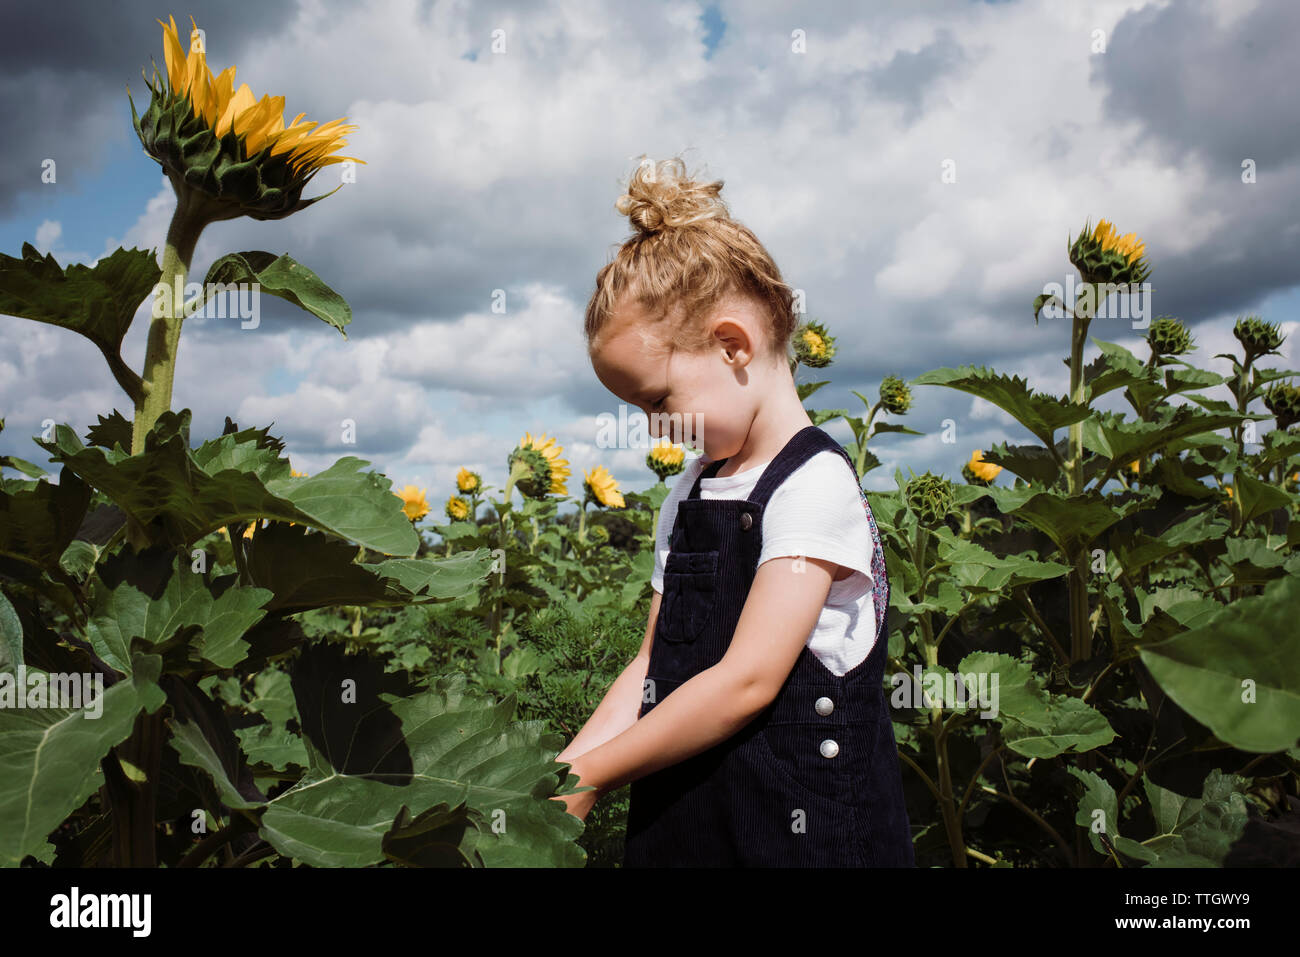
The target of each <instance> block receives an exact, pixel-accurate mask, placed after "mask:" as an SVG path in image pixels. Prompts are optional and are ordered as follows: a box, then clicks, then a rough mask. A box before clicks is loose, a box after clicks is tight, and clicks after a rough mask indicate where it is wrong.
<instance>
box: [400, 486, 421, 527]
mask: <svg viewBox="0 0 1300 957" xmlns="http://www.w3.org/2000/svg"><path fill="white" fill-rule="evenodd" d="M425 491H426V490H425V489H422V488H416V487H415V486H414V485H408V486H406V487H405V488H404V489H402V490H401V491H400V492H394V493H393V494H394V495H396V496H397V497H398V498H400V499H401V500H402V511H403V512H405V513H406V517H407V518H409V519H410V520H411V521H413V522H417V521H419V520H420V519H422V518H424V516H425V515H428V514H429V503H428V502H427V501H425V498H424V493H425Z"/></svg>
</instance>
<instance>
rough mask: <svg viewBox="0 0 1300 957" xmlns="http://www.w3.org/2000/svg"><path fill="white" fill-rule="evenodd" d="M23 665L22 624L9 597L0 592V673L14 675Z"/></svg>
mask: <svg viewBox="0 0 1300 957" xmlns="http://www.w3.org/2000/svg"><path fill="white" fill-rule="evenodd" d="M22 663H23V623H22V621H20V620H19V618H18V612H16V611H14V606H13V605H12V604H11V603H10V601H9V597H8V596H7V595H6V594H5V593H4V592H3V591H0V672H4V671H8V672H10V673H14V672H16V671H17V669H18V666H19V665H21V664H22Z"/></svg>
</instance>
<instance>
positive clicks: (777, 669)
mask: <svg viewBox="0 0 1300 957" xmlns="http://www.w3.org/2000/svg"><path fill="white" fill-rule="evenodd" d="M838 570H839V566H838V565H836V564H835V563H834V562H829V561H824V560H822V559H816V558H799V557H795V558H788V557H783V558H774V559H771V560H769V561H765V562H763V564H761V565H759V566H758V571H757V573H756V574H755V575H754V583H753V585H752V586H751V588H750V591H749V597H748V598H746V599H745V607H744V609H743V610H742V611H741V614H740V620H739V621H738V622H737V623H736V631H735V634H734V635H733V636H732V640H731V644H730V646H728V648H727V653H726V654H725V655H723V657H722V660H721V661H719V662H718V663H717V664H716V665H714V666H713V667H712V668H706V669H705V670H704V671H701V672H700V673H699V674H697V675H695V676H694V677H693V678H691V679H690V680H689V681H687V682H685V683H684V684H682V685H679V686H678V687H677V689H676V690H675V691H673V693H672V694H670V695H669V696H668V697H666V698H664V699H663V700H662V701H661V702H659V704H658V705H657V706H656V707H655V708H654V710H652V711H651V712H650V713H649V714H647V715H646V716H645V717H643V718H641V720H639V721H635V720H634V721H632V722H631V725H630V726H625V729H624V730H623V731H622V732H621V733H619V734H617V735H616V736H615V737H614V738H613V739H611V740H608V741H606V742H605V743H603V744H601V745H599V746H598V747H595V748H592V749H590V750H588V751H586V752H584V753H582V754H579V755H578V756H577V757H576V758H574V760H573V761H572V762H571V763H572V765H573V773H574V774H576V775H577V778H578V786H579V787H585V786H588V785H592V786H594V787H595V788H596V789H597V790H596V793H597V794H598V795H599V794H602V793H607V792H609V791H612V790H614V789H616V788H620V787H622V786H623V785H624V784H627V783H629V782H631V781H635V780H637V779H638V778H641V777H644V776H645V775H647V774H650V773H651V772H654V771H658V770H660V769H661V768H664V767H667V766H668V765H671V764H676V763H677V762H679V761H684V760H685V759H686V758H689V757H692V756H693V755H696V754H699V753H700V752H701V751H704V750H707V749H708V748H710V747H712V746H713V745H715V744H718V743H719V742H721V741H725V740H727V739H728V738H730V737H731V736H732V735H734V734H735V733H736V732H737V731H739V730H740V729H741V728H743V727H744V726H745V725H747V724H748V723H749V722H750V721H752V720H753V719H754V718H756V717H757V716H758V714H759V712H761V711H762V710H763V709H764V708H766V707H767V706H768V705H769V704H770V703H771V702H772V700H773V699H775V698H776V695H777V692H779V691H780V690H781V686H782V685H783V684H784V683H785V680H786V678H788V677H789V675H790V672H791V671H792V670H793V669H794V665H795V660H796V659H797V658H798V657H799V653H800V652H801V651H802V650H803V647H804V645H805V644H807V641H808V636H809V634H810V633H811V632H812V630H813V627H814V626H815V625H816V624H817V619H818V617H820V615H821V610H822V606H824V605H825V604H826V596H827V595H828V594H829V593H830V589H831V577H832V576H833V575H834V574H835V572H836V571H838ZM602 704H603V702H602Z"/></svg>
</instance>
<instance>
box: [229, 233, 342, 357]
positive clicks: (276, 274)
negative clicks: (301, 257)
mask: <svg viewBox="0 0 1300 957" xmlns="http://www.w3.org/2000/svg"><path fill="white" fill-rule="evenodd" d="M254 282H255V283H257V284H258V285H259V286H260V288H261V290H262V291H263V292H268V293H270V294H271V295H273V296H279V297H280V298H281V299H284V300H287V301H288V302H291V303H293V304H294V305H295V306H299V307H301V308H303V309H305V310H307V311H308V312H310V313H311V314H312V315H313V316H317V317H318V318H320V319H323V320H325V321H326V322H328V323H329V324H330V325H331V326H333V327H334V328H335V329H337V330H338V331H339V332H341V333H343V338H344V339H346V338H347V337H348V334H347V332H346V331H345V330H344V328H343V327H344V326H346V325H347V324H348V323H350V322H351V321H352V308H351V307H350V306H349V305H348V304H347V301H346V300H344V298H343V297H342V296H340V295H339V294H338V293H337V292H335V291H334V290H333V289H331V288H330V287H329V286H327V285H325V283H324V282H322V281H321V278H320V277H319V276H317V275H316V274H315V273H314V272H312V271H311V270H310V269H308V268H307V267H306V266H304V265H303V264H302V263H299V262H295V261H294V260H293V258H292V257H290V256H288V255H284V256H276V255H275V254H273V253H267V252H261V251H260V250H250V251H248V252H242V253H230V254H228V255H225V256H222V257H221V258H220V259H218V260H217V261H216V262H214V263H213V264H212V266H211V267H210V268H209V269H208V275H207V278H206V279H205V280H204V288H205V289H206V288H208V285H207V284H208V283H225V284H234V283H254Z"/></svg>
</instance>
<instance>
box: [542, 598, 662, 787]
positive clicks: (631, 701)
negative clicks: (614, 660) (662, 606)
mask: <svg viewBox="0 0 1300 957" xmlns="http://www.w3.org/2000/svg"><path fill="white" fill-rule="evenodd" d="M662 598H663V595H661V594H660V593H659V592H657V591H656V592H652V593H651V596H650V620H649V621H647V622H646V627H645V639H644V640H643V641H642V642H641V650H640V651H638V652H637V653H636V657H634V658H633V659H632V660H631V661H630V662H628V664H627V666H626V667H625V668H624V669H623V671H622V673H621V674H620V675H619V676H618V677H617V678H615V679H614V683H613V684H612V685H610V686H609V690H608V691H606V692H605V697H604V698H602V699H601V702H600V704H598V705H596V710H595V711H593V712H592V713H591V717H590V718H588V719H587V723H586V724H584V725H583V726H582V728H581V730H579V731H578V734H577V736H576V737H574V739H573V740H572V741H570V742H569V744H568V747H566V748H565V749H564V750H563V751H561V752H560V753H559V754H558V755H556V757H555V760H556V761H559V762H561V763H567V762H569V761H572V760H573V759H574V758H575V757H577V756H578V755H580V754H583V753H584V752H587V751H590V750H591V749H592V748H596V747H599V746H600V745H602V744H604V743H605V742H606V741H608V740H610V739H611V738H613V737H615V736H617V735H620V734H622V733H623V732H624V731H626V730H627V729H628V728H630V727H632V725H634V724H636V713H637V711H639V710H640V709H641V698H642V695H643V694H644V691H643V689H644V686H645V676H646V670H647V669H648V668H649V665H650V647H651V643H652V642H653V640H654V633H655V622H656V621H658V620H659V603H660V601H661V599H662Z"/></svg>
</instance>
